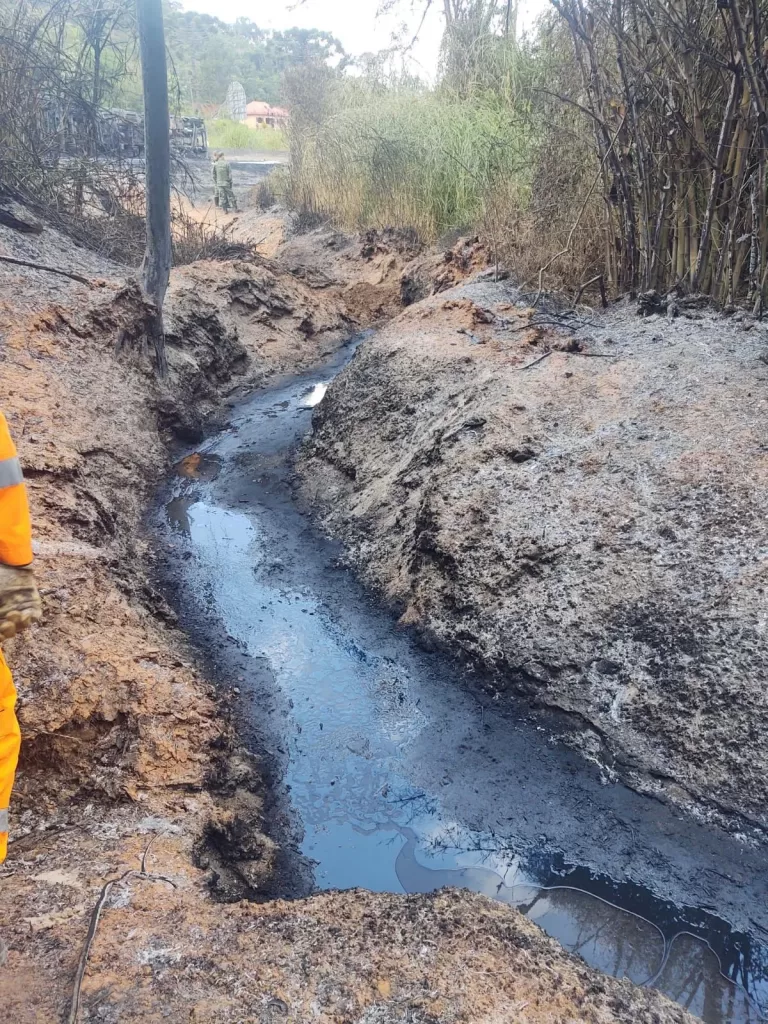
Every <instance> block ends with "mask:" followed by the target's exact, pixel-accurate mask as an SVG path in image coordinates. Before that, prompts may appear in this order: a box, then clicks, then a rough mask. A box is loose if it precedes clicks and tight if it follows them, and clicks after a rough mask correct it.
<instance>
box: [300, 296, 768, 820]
mask: <svg viewBox="0 0 768 1024" xmlns="http://www.w3.org/2000/svg"><path fill="white" fill-rule="evenodd" d="M518 298H519V297H518V296H517V295H516V293H515V292H514V290H513V289H510V288H507V287H506V286H504V285H498V286H494V285H492V284H490V283H489V282H488V281H487V280H486V281H477V282H476V283H472V284H469V285H465V286H459V287H458V288H456V289H454V290H452V291H449V292H446V293H444V294H443V295H439V296H434V297H432V298H428V299H426V300H425V301H423V302H421V303H419V304H417V305H415V306H412V307H410V308H409V309H407V310H405V311H404V312H402V313H401V314H400V315H399V316H398V317H397V318H396V319H395V320H393V321H392V322H391V323H390V324H389V325H388V326H387V328H386V329H385V330H383V331H381V332H380V333H379V334H378V335H377V336H376V338H375V339H373V340H371V341H370V342H368V343H366V344H365V345H364V346H362V347H361V348H360V350H359V351H358V352H357V354H356V356H355V358H354V360H353V361H352V363H351V364H350V365H349V367H348V368H347V369H346V370H345V372H344V373H343V374H341V375H340V377H339V378H338V379H337V380H336V381H335V382H334V383H333V384H332V385H331V387H330V388H329V391H328V394H327V396H326V398H325V400H324V402H323V403H322V404H321V405H320V406H319V407H318V409H317V410H316V412H315V414H314V434H313V437H312V439H311V441H310V442H309V443H308V444H307V445H306V447H305V450H304V453H303V458H302V462H301V465H300V470H301V473H302V475H303V479H304V490H305V494H306V495H307V496H308V498H309V500H310V501H311V502H312V503H314V505H315V507H316V508H320V509H321V510H322V512H323V522H324V524H325V526H326V528H327V529H329V530H330V531H331V532H333V533H334V534H335V535H337V536H340V537H342V538H343V539H344V540H345V541H346V543H347V545H348V547H349V551H350V556H351V559H352V561H353V562H354V564H355V565H356V566H357V567H358V568H359V569H360V571H361V572H362V573H363V574H364V575H365V577H366V578H367V579H368V580H369V582H370V583H372V584H373V585H374V586H375V587H376V588H377V589H378V590H379V591H380V592H381V593H382V594H383V595H384V596H385V597H386V599H387V600H388V601H390V602H391V603H392V604H393V605H394V606H395V607H396V608H397V610H398V611H399V613H400V614H401V616H402V621H403V622H404V623H411V624H415V625H416V626H417V627H419V628H420V629H421V630H422V631H423V633H424V634H425V636H427V637H429V638H431V639H432V640H433V641H437V642H439V643H440V644H444V645H446V646H447V647H448V648H449V649H451V650H452V651H454V652H461V653H463V654H465V655H467V656H468V657H469V658H471V659H472V660H474V661H476V662H479V663H480V664H481V665H482V666H483V667H484V668H486V669H488V670H489V673H490V679H491V680H492V681H491V682H489V683H488V688H489V691H490V692H491V694H492V696H493V698H494V699H495V700H497V701H502V702H503V701H504V700H506V699H508V698H512V699H517V698H519V696H520V695H522V696H523V697H525V698H528V699H529V700H530V701H531V702H532V703H533V704H534V705H539V706H547V707H554V708H560V709H563V710H565V711H567V712H569V713H571V714H572V715H573V716H574V717H573V718H572V719H571V721H572V726H571V728H570V729H569V730H566V731H567V732H569V733H570V736H569V739H570V740H571V742H574V743H576V744H577V745H578V746H580V747H581V749H582V750H584V752H585V753H586V754H587V756H589V757H594V756H595V755H598V754H599V755H600V756H601V757H602V758H603V759H604V760H605V761H606V763H607V765H608V770H609V772H610V770H611V766H612V767H613V768H616V769H618V770H619V771H620V773H621V774H622V775H623V776H624V777H625V778H627V779H629V780H630V782H631V783H632V784H633V785H635V786H636V787H638V788H642V789H645V790H647V791H650V792H652V793H654V794H655V795H659V796H661V797H663V798H664V799H671V800H674V801H678V802H680V803H682V804H684V805H685V806H687V807H689V808H693V809H695V810H696V811H698V812H701V811H708V812H712V813H715V814H717V816H718V817H719V818H720V819H721V820H726V821H729V820H730V821H732V823H734V824H735V825H737V826H739V827H744V826H745V823H752V824H754V825H755V826H758V827H759V829H761V830H762V829H765V827H766V826H768V742H766V740H767V739H768V695H767V694H766V689H765V674H766V667H767V665H768V659H767V655H768V647H767V646H766V637H765V621H766V610H767V609H766V595H765V585H766V577H765V571H766V568H765V565H766V563H765V549H766V543H767V542H768V535H767V534H766V511H767V506H768V490H767V489H766V479H767V478H766V473H767V472H768V454H767V453H766V447H765V439H764V433H765V420H766V411H767V410H768V393H766V382H767V381H768V372H767V371H766V366H765V362H764V358H765V352H766V336H765V331H764V328H763V327H762V326H760V325H757V324H755V323H754V321H752V320H747V319H741V314H736V315H735V316H733V317H732V318H730V319H728V318H724V317H720V316H715V315H714V314H710V313H707V312H704V311H701V310H696V309H692V310H691V309H685V310H683V314H684V315H682V316H681V317H679V318H678V319H673V320H667V319H665V318H664V317H660V316H658V315H654V316H650V317H648V318H645V319H641V318H639V317H638V316H637V315H636V312H635V310H634V308H632V307H628V308H622V309H617V310H615V311H613V312H611V313H610V314H608V315H607V316H605V317H602V316H599V315H595V316H591V317H590V318H589V320H588V322H587V323H586V324H585V325H583V326H582V327H581V329H579V330H577V331H571V330H568V331H559V332H558V331H557V330H555V329H553V326H552V325H553V323H554V324H556V323H557V318H556V317H553V316H552V315H551V314H544V313H541V312H540V313H538V314H537V315H536V316H535V317H533V316H532V312H531V311H530V310H527V311H526V310H525V309H524V308H521V306H515V305H514V302H515V301H516V300H517V299H518ZM569 349H570V350H571V351H568V350H569Z"/></svg>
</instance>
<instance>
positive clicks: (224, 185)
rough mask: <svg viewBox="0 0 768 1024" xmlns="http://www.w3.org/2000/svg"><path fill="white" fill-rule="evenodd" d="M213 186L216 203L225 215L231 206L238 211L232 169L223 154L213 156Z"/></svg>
mask: <svg viewBox="0 0 768 1024" xmlns="http://www.w3.org/2000/svg"><path fill="white" fill-rule="evenodd" d="M213 185H214V191H213V201H214V203H215V204H216V205H217V206H220V207H221V208H222V209H223V210H224V212H225V213H228V212H229V208H230V206H231V207H232V209H233V210H235V211H236V210H237V201H236V200H235V193H234V192H233V190H232V168H231V167H230V166H229V164H228V163H227V161H226V160H225V159H224V154H223V153H221V152H219V153H214V155H213Z"/></svg>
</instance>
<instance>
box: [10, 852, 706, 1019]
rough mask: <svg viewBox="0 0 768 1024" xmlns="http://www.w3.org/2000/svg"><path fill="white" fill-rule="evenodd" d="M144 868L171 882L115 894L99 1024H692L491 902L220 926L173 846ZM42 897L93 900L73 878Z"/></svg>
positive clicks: (408, 903)
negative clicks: (102, 1023)
mask: <svg viewBox="0 0 768 1024" xmlns="http://www.w3.org/2000/svg"><path fill="white" fill-rule="evenodd" d="M148 870H149V872H150V873H151V872H152V871H157V872H162V873H163V874H164V875H165V876H166V879H167V880H161V879H159V878H155V879H154V880H151V879H146V880H142V879H141V878H139V877H134V878H132V879H128V880H126V881H125V883H124V884H121V885H118V886H116V887H115V888H114V890H113V895H112V897H111V900H110V905H109V907H108V909H107V910H106V911H105V918H104V926H105V927H104V930H103V931H100V932H99V933H98V934H97V936H96V940H95V942H94V945H93V949H92V953H91V967H90V973H89V977H88V978H87V979H86V984H85V986H84V990H83V994H84V1000H83V1001H84V1006H85V1007H87V1008H88V1009H89V1010H91V1011H92V1012H93V1013H94V1014H95V1013H98V1019H99V1020H108V1021H120V1022H121V1024H124V1022H129V1021H160V1020H162V1021H170V1022H171V1024H187V1022H189V1021H194V1022H195V1024H240V1022H242V1021H246V1020H247V1021H265V1022H266V1021H275V1020H286V1021H294V1022H297V1024H299V1022H305V1021H309V1020H312V1021H318V1022H320V1024H331V1022H333V1024H364V1022H366V1024H373V1022H376V1024H399V1022H403V1024H405V1022H421V1024H459V1022H467V1024H481V1022H487V1024H491V1022H493V1024H556V1022H558V1021H579V1024H612V1022H615V1024H618V1022H621V1024H692V1022H693V1018H692V1017H691V1016H690V1015H689V1014H688V1013H686V1011H685V1010H683V1009H682V1007H680V1006H676V1005H674V1004H672V1003H670V1002H669V1001H668V1000H666V999H665V998H664V997H663V996H661V995H659V993H657V992H654V991H652V990H648V989H642V988H636V987H635V986H633V985H631V984H630V983H629V982H627V981H616V980H614V979H610V978H605V977H604V976H602V975H600V974H599V973H598V972H597V971H595V970H593V969H592V968H590V967H587V965H586V964H585V963H584V962H583V961H582V960H580V959H579V958H577V957H574V956H569V955H567V954H564V953H563V951H562V948H561V947H560V946H559V945H558V944H557V943H556V942H554V941H553V940H551V939H548V938H546V937H545V936H544V935H543V934H542V932H541V931H540V930H539V929H538V928H537V927H536V926H535V925H532V924H531V923H530V922H528V921H527V920H526V919H525V918H524V917H523V916H522V915H521V914H518V913H517V912H516V911H512V910H510V909H509V908H507V907H504V906H502V905H500V904H498V903H494V902H492V901H491V900H490V899H487V898H486V897H483V896H477V895H472V894H469V893H466V892H464V893H460V892H456V891H450V890H447V891H443V892H441V893H437V894H431V895H413V896H396V895H390V894H383V893H369V892H364V891H361V890H357V891H352V892H346V893H328V894H324V895H321V896H315V897H314V898H312V899H310V900H302V901H298V902H292V903H284V902H278V901H275V902H272V903H268V904H263V905H261V906H256V905H253V904H248V903H240V904H237V905H234V906H230V907H227V908H226V912H224V913H223V912H222V908H221V907H220V906H216V905H212V904H211V903H209V902H205V901H201V900H200V895H199V893H198V892H197V891H196V890H195V889H194V888H193V887H191V886H190V883H189V878H188V876H187V874H186V872H185V871H184V867H183V865H182V864H181V863H179V861H178V860H175V859H173V858H172V857H171V856H169V851H168V846H167V840H166V839H165V838H161V839H159V840H158V841H157V843H156V844H155V845H154V846H153V848H152V851H151V856H150V857H149V858H148ZM170 882H173V883H174V884H175V885H176V888H175V889H174V888H172V887H171V885H170ZM42 884H43V885H46V886H47V887H48V888H49V889H55V888H56V887H58V889H59V893H60V896H61V895H63V894H64V893H66V892H67V891H69V893H70V894H71V899H72V900H73V901H74V900H75V899H82V898H83V890H84V885H83V878H82V873H81V872H79V871H78V870H77V868H76V867H75V868H73V869H71V870H70V871H68V872H61V873H60V874H59V875H57V876H56V877H53V876H52V875H48V877H47V879H46V880H45V881H44V882H43V883H42ZM9 962H10V961H9ZM9 1009H10V1010H11V1016H10V1019H12V1020H14V1021H18V1022H19V1024H26V1022H27V1021H32V1020H35V1019H37V1020H54V1019H58V1017H59V1014H60V1012H61V1004H60V1003H57V1002H56V1001H55V1000H54V999H52V998H51V993H50V992H47V993H44V994H43V993H40V995H39V996H38V999H37V1000H36V1001H35V1004H34V1005H33V1006H31V1005H30V1002H29V1001H25V1002H24V1003H23V1004H21V1003H20V1002H17V1001H16V999H14V998H13V997H12V998H11V1003H10V1007H9ZM30 1010H31V1011H32V1012H31V1013H30ZM19 1011H21V1012H19ZM34 1013H37V1014H38V1016H37V1017H34V1016H33V1014H34ZM94 1019H95V1018H94Z"/></svg>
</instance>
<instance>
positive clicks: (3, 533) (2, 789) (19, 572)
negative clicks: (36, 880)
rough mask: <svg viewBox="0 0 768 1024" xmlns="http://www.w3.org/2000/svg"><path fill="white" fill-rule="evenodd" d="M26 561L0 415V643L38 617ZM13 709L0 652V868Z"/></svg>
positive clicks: (27, 530)
mask: <svg viewBox="0 0 768 1024" xmlns="http://www.w3.org/2000/svg"><path fill="white" fill-rule="evenodd" d="M31 563H32V528H31V525H30V521H29V506H28V505H27V491H26V488H25V487H24V478H23V476H22V473H21V465H20V463H19V459H18V456H17V455H16V447H15V445H14V443H13V440H12V439H11V435H10V433H9V431H8V424H7V423H6V421H5V416H3V414H2V413H0V640H8V639H10V638H11V637H12V636H15V635H16V634H17V633H18V632H19V631H20V630H22V629H26V627H27V626H29V625H31V623H33V622H36V621H37V620H38V619H39V618H40V616H41V614H42V607H41V604H40V595H39V594H38V592H37V587H36V586H35V580H34V576H33V575H32V568H31ZM15 708H16V690H15V688H14V685H13V679H12V678H11V672H10V669H9V668H8V665H7V664H6V661H5V658H4V657H3V653H2V651H1V650H0V864H2V862H3V861H4V860H5V857H6V854H7V853H8V805H9V803H10V801H11V789H12V788H13V779H14V776H15V774H16V765H17V763H18V760H19V747H20V745H21V732H20V731H19V723H18V721H17V719H16V711H15Z"/></svg>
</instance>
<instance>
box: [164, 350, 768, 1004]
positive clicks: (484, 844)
mask: <svg viewBox="0 0 768 1024" xmlns="http://www.w3.org/2000/svg"><path fill="white" fill-rule="evenodd" d="M354 348H355V345H354V344H353V345H351V346H349V347H348V348H347V349H346V350H344V351H342V352H341V353H339V354H338V355H337V356H336V357H335V358H334V359H333V360H332V361H331V362H330V363H329V364H328V365H327V366H326V367H324V368H323V369H322V370H321V371H319V372H317V373H314V374H306V375H303V376H300V377H296V378H292V379H291V380H289V381H287V382H285V383H283V384H280V385H277V386H275V387H273V388H271V389H269V390H266V391H262V392H259V393H257V394H255V395H254V396H252V397H251V398H249V399H248V400H246V401H244V402H243V403H242V404H241V405H240V406H239V407H238V408H237V409H235V410H234V412H233V414H232V417H231V420H230V424H229V426H228V428H227V429H226V430H224V431H222V432H221V433H220V434H219V435H218V436H216V437H215V438H213V439H212V440H211V441H210V442H208V443H207V444H206V445H205V446H204V451H202V452H197V453H193V454H191V455H189V456H188V457H187V458H185V459H184V460H183V461H182V462H181V463H180V465H179V467H178V475H177V476H176V477H175V478H174V481H173V482H172V484H171V490H172V495H171V497H170V500H169V501H168V503H167V505H166V506H165V510H164V516H163V524H161V526H160V537H159V543H160V544H161V545H162V546H163V547H164V550H165V558H166V560H167V562H168V565H169V566H170V571H171V573H172V575H173V576H174V577H175V582H176V587H175V592H176V595H177V606H178V609H179V612H180V614H181V617H182V622H185V624H186V625H187V626H188V628H190V627H191V626H192V624H193V622H196V623H197V624H198V625H199V623H200V622H201V621H202V622H205V623H207V624H208V625H209V626H210V630H209V629H208V626H207V627H206V631H207V632H210V635H212V636H214V635H216V630H218V631H219V641H218V643H219V646H220V647H221V648H222V649H223V650H224V652H225V654H226V652H227V651H229V653H230V655H231V657H230V658H229V663H230V664H231V665H232V666H233V671H237V675H236V676H235V678H236V680H237V683H238V686H237V690H236V694H235V697H234V699H235V700H236V701H237V702H238V706H237V716H238V718H239V720H240V721H241V722H242V723H243V729H244V735H245V736H246V737H248V735H249V732H250V734H251V736H252V737H254V738H255V737H258V742H259V743H261V744H262V745H263V746H266V747H267V749H268V750H269V752H270V753H271V754H272V755H273V757H274V758H275V759H276V761H277V762H278V764H279V766H280V771H281V774H282V778H283V785H284V788H285V791H286V793H287V794H288V797H289V800H290V805H291V808H292V812H293V813H294V815H295V816H296V818H297V820H298V823H299V831H300V833H301V837H302V838H301V850H302V852H303V854H305V855H306V857H308V858H310V859H311V861H312V862H313V864H314V874H315V882H316V885H317V886H318V887H319V888H322V889H335V888H352V887H358V886H360V887H364V888H368V889H372V890H380V891H394V892H402V891H405V892H429V891H432V890H435V889H438V888H441V887H443V886H460V887H461V886H463V887H466V888H469V889H472V890H475V891H478V892H482V893H485V894H487V895H488V896H491V897H493V898H494V899H498V900H502V901H504V902H506V903H509V904H512V905H514V906H516V907H519V908H520V909H521V910H522V911H523V912H524V913H526V914H527V915H528V917H530V918H531V919H532V920H534V921H536V922H537V923H538V924H539V925H541V927H542V928H543V929H544V930H545V931H546V932H548V933H549V934H550V935H552V936H554V937H555V938H557V939H558V940H559V941H560V942H561V943H562V944H563V946H565V948H566V949H569V950H571V951H573V952H575V953H578V954H579V955H581V956H582V957H583V958H584V959H585V960H587V961H588V962H589V963H590V964H592V965H594V966H595V967H598V968H600V969H601V970H603V971H605V972H607V973H610V974H613V975H616V976H617V977H628V978H630V979H632V980H633V981H635V982H637V983H641V984H653V985H655V986H656V987H658V988H659V989H661V990H662V991H663V992H665V993H667V995H669V996H671V997H672V998H673V999H675V1000H677V1001H679V1002H680V1003H682V1004H683V1005H685V1006H686V1007H688V1008H689V1009H690V1010H691V1011H692V1012H693V1013H694V1014H696V1015H698V1016H700V1017H702V1018H703V1019H704V1020H705V1021H707V1022H708V1024H724V1022H729V1024H731V1022H732V1024H746V1022H756V1021H760V1020H763V1019H765V1018H764V1017H763V1016H762V1014H763V1013H764V1012H768V871H766V868H768V856H766V854H765V853H764V852H761V851H760V850H759V849H756V848H753V847H751V846H750V845H749V844H747V843H745V842H740V841H738V840H737V839H735V838H733V837H729V836H726V835H724V834H721V833H719V832H717V831H716V830H714V829H711V828H705V827H703V826H701V825H697V824H695V823H692V822H691V821H688V820H683V819H682V818H680V817H679V816H676V815H675V814H673V813H672V811H670V810H669V808H667V807H666V806H664V805H663V804H661V803H659V802H657V801H654V800H650V799H648V798H644V797H642V796H639V795H638V794H636V793H634V792H632V791H631V790H628V789H627V788H625V787H624V786H622V785H620V784H616V783H614V782H611V781H609V780H607V779H606V778H605V777H604V776H603V774H602V772H601V769H600V768H599V766H597V765H590V764H588V763H586V762H585V761H584V760H582V759H580V758H579V757H578V756H577V755H576V754H574V753H572V752H571V751H569V750H568V749H567V748H566V747H565V746H563V745H562V744H560V743H558V742H557V740H556V736H555V734H556V733H557V730H558V723H557V722H556V721H554V720H548V719H546V718H542V717H541V716H539V715H536V714H534V713H533V712H531V711H530V709H528V708H524V709H522V710H521V712H520V714H519V715H517V716H512V715H510V714H509V713H507V714H501V713H499V712H498V711H497V710H496V709H495V708H494V707H493V706H492V705H491V706H486V707H482V706H481V705H480V704H479V703H478V700H477V698H476V697H475V696H473V694H472V688H471V685H468V683H471V680H468V679H467V675H468V672H467V669H460V668H458V667H456V666H454V665H453V664H451V663H449V662H448V661H447V660H446V659H445V658H444V657H443V656H440V655H438V654H435V653H429V652H426V651H424V650H423V649H422V648H420V647H419V646H417V645H416V644H415V643H414V642H413V640H412V638H411V637H410V636H409V635H408V634H407V633H406V632H404V631H402V630H399V629H397V628H396V626H395V624H394V621H393V619H392V617H391V616H390V615H389V614H388V613H387V612H386V611H384V610H382V609H381V608H380V607H377V606H376V604H375V603H374V602H373V601H372V600H371V599H370V598H369V597H368V596H367V595H366V593H365V592H364V591H363V590H362V588H361V587H360V586H359V584H358V583H357V582H356V581H355V579H354V578H353V577H352V575H351V574H350V573H349V572H348V571H346V570H345V569H343V568H340V567H339V563H338V555H339V551H338V549H337V548H336V546H334V545H333V544H332V543H330V542H329V541H327V540H325V539H323V538H320V537H318V536H317V535H316V534H315V533H313V531H312V530H311V528H310V526H309V523H308V521H307V518H306V516H305V515H304V513H303V510H302V509H300V508H299V507H298V506H297V504H296V502H295V501H294V500H293V495H292V489H291V460H292V453H293V451H294V450H295V446H296V444H297V443H298V441H299V440H300V439H301V438H302V437H303V436H304V435H305V434H306V433H307V431H308V430H309V429H310V420H311V410H312V408H313V406H314V405H316V404H317V403H318V402H320V401H322V400H323V396H324V394H325V388H326V386H327V383H328V381H329V380H330V379H332V377H333V376H334V375H335V374H336V373H337V372H338V371H339V370H340V369H341V368H342V366H343V365H344V363H345V362H346V360H347V359H348V358H350V356H351V354H352V352H353V351H354ZM185 620H186V621H185ZM225 660H226V659H225ZM235 666H236V667H235ZM254 742H256V740H255V739H254Z"/></svg>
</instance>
